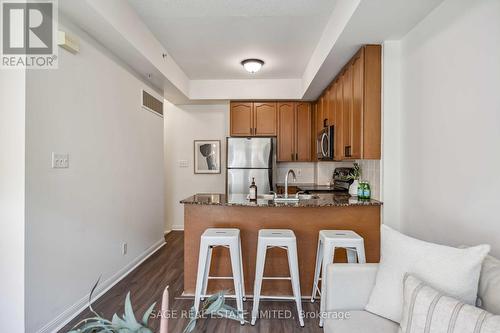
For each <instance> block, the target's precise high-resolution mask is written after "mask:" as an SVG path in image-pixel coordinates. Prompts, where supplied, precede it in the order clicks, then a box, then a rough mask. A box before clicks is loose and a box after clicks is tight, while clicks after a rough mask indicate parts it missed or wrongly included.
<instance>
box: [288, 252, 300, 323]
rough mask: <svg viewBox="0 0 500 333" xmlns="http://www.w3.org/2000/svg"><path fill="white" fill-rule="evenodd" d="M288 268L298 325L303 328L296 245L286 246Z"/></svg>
mask: <svg viewBox="0 0 500 333" xmlns="http://www.w3.org/2000/svg"><path fill="white" fill-rule="evenodd" d="M287 253H288V267H289V268H290V277H291V279H292V289H293V296H294V297H295V303H297V313H298V315H299V324H300V326H301V327H304V314H303V313H302V297H301V296H302V295H301V293H300V277H299V260H298V257H297V245H296V244H295V243H293V244H291V245H289V246H288V249H287Z"/></svg>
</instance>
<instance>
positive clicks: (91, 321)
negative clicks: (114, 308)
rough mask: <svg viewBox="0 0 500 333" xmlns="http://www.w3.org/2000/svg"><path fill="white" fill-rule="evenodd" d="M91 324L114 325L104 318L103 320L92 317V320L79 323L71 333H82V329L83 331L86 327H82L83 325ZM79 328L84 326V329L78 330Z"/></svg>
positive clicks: (88, 319) (87, 319)
mask: <svg viewBox="0 0 500 333" xmlns="http://www.w3.org/2000/svg"><path fill="white" fill-rule="evenodd" d="M89 322H90V323H94V322H102V323H104V324H107V325H112V323H111V322H110V321H109V320H107V319H104V318H102V317H91V318H86V319H84V320H82V321H80V322H78V323H77V324H76V325H75V326H74V327H73V329H72V330H71V331H70V332H79V333H81V332H82V329H83V327H84V326H82V325H87V323H89ZM79 326H82V327H80V328H79V329H77V327H79Z"/></svg>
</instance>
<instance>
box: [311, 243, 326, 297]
mask: <svg viewBox="0 0 500 333" xmlns="http://www.w3.org/2000/svg"><path fill="white" fill-rule="evenodd" d="M322 262H323V245H322V243H321V238H318V248H317V249H316V266H315V268H314V282H313V288H312V289H313V290H312V295H311V303H313V302H314V298H315V297H316V294H317V293H318V285H319V275H320V273H321V263H322Z"/></svg>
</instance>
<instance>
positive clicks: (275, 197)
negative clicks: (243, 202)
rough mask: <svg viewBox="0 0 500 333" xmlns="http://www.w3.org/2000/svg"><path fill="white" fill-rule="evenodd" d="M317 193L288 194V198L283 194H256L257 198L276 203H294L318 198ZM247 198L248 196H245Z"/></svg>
mask: <svg viewBox="0 0 500 333" xmlns="http://www.w3.org/2000/svg"><path fill="white" fill-rule="evenodd" d="M318 198H319V196H318V195H313V194H302V193H301V194H289V195H288V198H285V196H284V195H283V194H273V193H269V194H259V195H257V199H258V200H268V201H274V202H277V203H282V202H284V203H286V202H289V203H294V202H299V201H301V200H312V199H318ZM247 199H248V196H247Z"/></svg>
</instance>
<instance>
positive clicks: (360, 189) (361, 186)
mask: <svg viewBox="0 0 500 333" xmlns="http://www.w3.org/2000/svg"><path fill="white" fill-rule="evenodd" d="M364 183H365V182H363V181H361V180H360V181H359V182H358V199H363V194H364Z"/></svg>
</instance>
